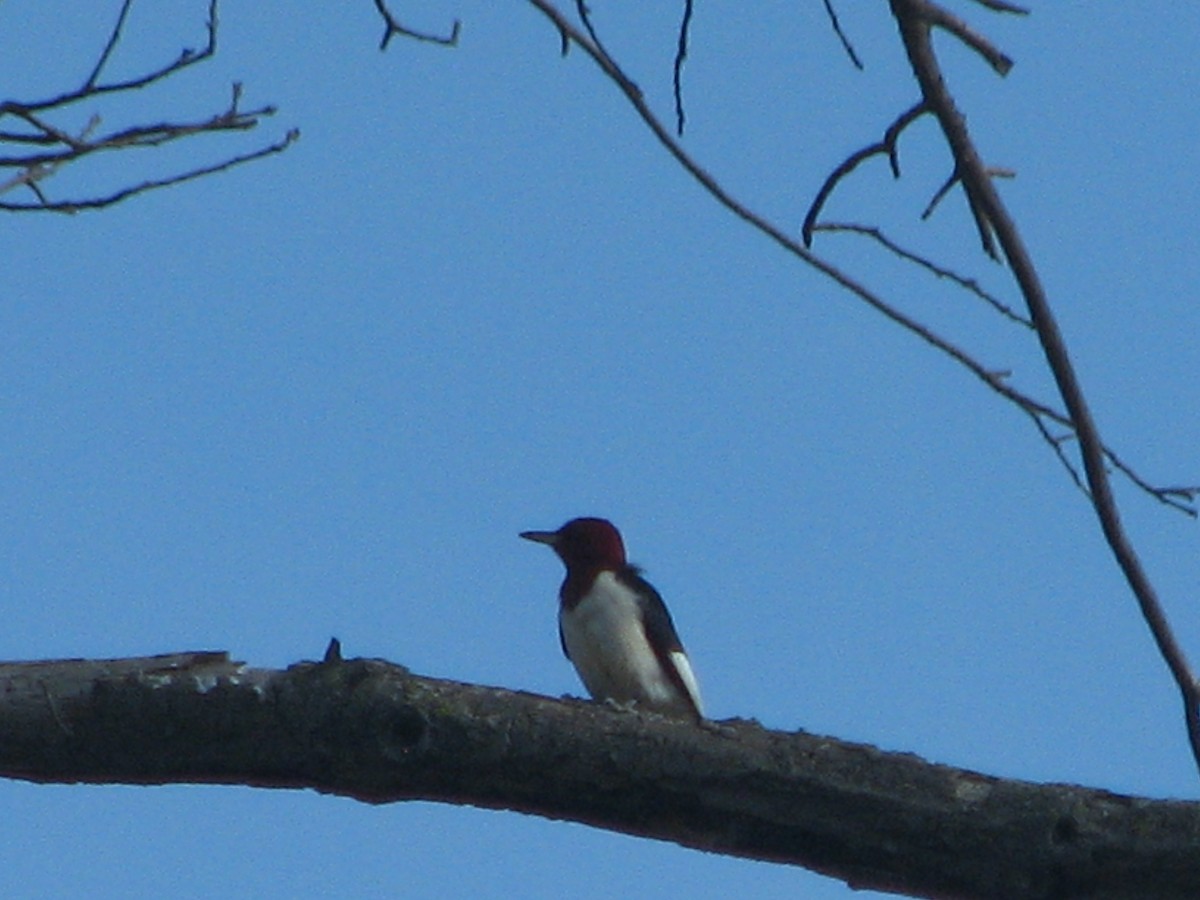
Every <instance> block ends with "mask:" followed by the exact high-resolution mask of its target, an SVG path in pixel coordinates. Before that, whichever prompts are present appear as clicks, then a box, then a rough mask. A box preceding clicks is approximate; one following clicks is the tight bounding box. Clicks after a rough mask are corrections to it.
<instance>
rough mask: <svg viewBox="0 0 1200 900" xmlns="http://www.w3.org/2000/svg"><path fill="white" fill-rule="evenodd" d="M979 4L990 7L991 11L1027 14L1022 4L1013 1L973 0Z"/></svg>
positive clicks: (1019, 14) (1027, 11)
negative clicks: (1018, 4)
mask: <svg viewBox="0 0 1200 900" xmlns="http://www.w3.org/2000/svg"><path fill="white" fill-rule="evenodd" d="M975 2H976V3H978V4H979V5H980V6H983V7H986V8H988V9H990V10H991V11H992V12H1006V13H1013V14H1014V15H1018V16H1027V15H1029V10H1028V9H1026V8H1025V7H1024V6H1017V4H1015V3H1006V2H1005V0H975Z"/></svg>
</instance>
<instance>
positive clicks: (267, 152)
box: [0, 128, 300, 213]
mask: <svg viewBox="0 0 1200 900" xmlns="http://www.w3.org/2000/svg"><path fill="white" fill-rule="evenodd" d="M299 138H300V130H299V129H297V128H293V129H292V130H290V131H289V132H288V133H287V134H286V135H284V137H283V138H282V139H281V140H278V141H276V142H275V143H273V144H268V145H267V146H265V147H260V148H259V149H257V150H254V151H252V152H250V153H244V154H242V155H240V156H232V157H229V158H228V159H225V160H222V161H221V162H219V163H214V164H213V165H209V166H203V167H201V168H198V169H191V170H189V171H187V172H182V173H180V174H178V175H172V176H170V177H168V178H159V179H151V180H148V181H143V182H142V183H141V184H136V185H132V186H131V187H127V188H122V189H121V190H119V191H116V192H114V193H112V194H109V195H107V196H104V197H90V198H87V199H83V200H60V201H57V202H53V203H51V202H48V201H47V200H46V198H45V197H44V196H42V195H41V194H39V195H38V196H39V198H40V200H41V202H40V203H28V204H27V203H4V202H0V210H4V211H6V212H60V213H77V212H80V211H81V210H85V209H103V208H104V207H106V206H112V205H113V204H114V203H120V202H121V201H122V200H125V199H126V198H128V197H132V196H134V195H136V194H142V193H145V192H146V191H152V190H155V189H157V188H164V187H170V186H172V185H176V184H183V183H184V182H185V181H194V180H195V179H197V178H203V177H204V176H205V175H212V174H214V173H216V172H224V171H225V170H226V169H232V168H233V167H234V166H240V165H242V164H243V163H248V162H253V161H254V160H256V159H262V158H264V157H267V156H272V155H274V154H276V153H282V152H283V151H284V150H286V149H287V148H288V147H290V146H291V145H292V144H293V143H295V142H296V141H297V140H298V139H299Z"/></svg>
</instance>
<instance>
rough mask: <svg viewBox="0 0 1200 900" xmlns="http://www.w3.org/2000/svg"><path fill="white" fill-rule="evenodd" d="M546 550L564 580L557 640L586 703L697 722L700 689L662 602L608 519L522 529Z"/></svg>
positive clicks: (700, 716)
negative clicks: (628, 556)
mask: <svg viewBox="0 0 1200 900" xmlns="http://www.w3.org/2000/svg"><path fill="white" fill-rule="evenodd" d="M520 536H521V537H523V538H525V540H527V541H536V542H537V543H539V544H547V545H549V546H550V547H551V548H552V549H553V550H554V552H555V553H556V554H558V558H559V559H561V560H562V562H563V565H565V566H566V567H567V576H566V579H565V580H564V581H563V583H562V588H561V589H560V590H559V601H560V602H559V609H558V637H559V642H560V643H561V644H562V649H563V653H564V654H565V655H566V657H567V659H569V660H570V661H571V663H572V664H573V665H574V666H575V670H576V671H577V672H578V673H579V678H580V680H582V681H583V685H584V687H586V688H587V690H588V693H589V694H591V695H592V698H593V699H595V700H599V701H608V702H610V703H613V704H615V705H617V706H622V707H633V708H636V709H639V710H649V711H651V712H656V713H660V714H662V715H666V716H670V717H674V718H691V719H695V720H697V721H702V720H703V718H704V711H703V710H704V707H703V704H702V703H701V700H700V686H699V684H698V683H697V682H696V676H695V675H694V674H693V672H692V665H691V663H690V662H689V661H688V657H687V653H686V652H685V651H684V649H683V644H682V643H681V642H680V640H679V635H678V634H677V633H676V631H675V624H674V622H672V621H671V614H670V613H669V612H668V611H667V607H666V604H665V603H663V599H662V597H661V596H659V593H658V591H656V590H655V589H654V588H653V587H652V586H651V584H650V583H649V582H648V581H646V579H644V578H643V577H642V575H641V570H640V569H639V568H638V567H637V566H633V565H630V564H629V562H628V561H626V558H625V544H624V542H623V541H622V540H621V533H620V532H619V531H617V529H616V527H615V526H614V525H613V524H612V523H611V522H609V521H608V520H607V519H598V518H594V517H583V518H578V519H572V520H571V521H569V522H567V523H566V524H565V525H563V526H562V527H561V528H559V529H558V530H557V531H523V532H521V535H520Z"/></svg>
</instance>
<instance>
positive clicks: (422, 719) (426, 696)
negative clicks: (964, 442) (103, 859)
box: [0, 652, 1200, 900]
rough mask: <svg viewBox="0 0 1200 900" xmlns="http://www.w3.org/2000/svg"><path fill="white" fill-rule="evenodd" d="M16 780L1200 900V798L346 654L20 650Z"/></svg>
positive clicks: (843, 872) (3, 753) (953, 879)
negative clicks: (272, 662)
mask: <svg viewBox="0 0 1200 900" xmlns="http://www.w3.org/2000/svg"><path fill="white" fill-rule="evenodd" d="M0 775H3V776H7V777H10V778H20V779H25V780H28V781H37V782H55V783H62V782H91V783H99V784H104V783H122V784H165V783H171V782H188V783H196V782H203V783H218V784H243V785H250V786H254V787H276V788H284V787H286V788H312V789H315V790H317V791H320V792H322V793H330V794H340V795H343V796H347V797H352V798H355V799H357V800H362V801H366V802H370V803H388V802H394V801H398V800H414V799H419V800H437V801H441V802H445V803H459V804H471V805H475V806H482V807H489V808H495V809H511V810H517V811H520V812H526V813H533V814H536V815H541V816H546V817H548V818H552V819H570V820H573V821H577V822H584V823H587V824H590V825H594V826H597V827H600V828H608V829H611V830H614V831H621V832H626V833H629V834H636V835H642V836H646V837H653V838H657V839H660V840H669V841H674V842H676V843H679V844H682V845H684V846H687V847H695V848H698V849H702V850H707V851H710V852H715V853H725V854H730V855H734V856H744V857H750V858H754V859H762V860H770V861H774V862H786V863H792V864H796V865H802V866H805V867H807V868H810V869H814V870H816V871H818V872H822V873H824V874H826V875H829V876H832V877H835V878H840V879H842V880H844V881H846V882H847V883H848V884H850V885H851V886H853V887H857V888H875V889H877V890H885V891H895V892H898V893H905V894H910V895H912V896H917V897H963V898H967V897H970V898H1022V900H1028V898H1067V897H1094V898H1118V897H1120V898H1146V897H1155V898H1181V900H1182V898H1189V900H1194V898H1196V897H1200V804H1198V803H1194V802H1182V801H1166V800H1150V799H1142V798H1137V797H1127V796H1120V795H1116V794H1111V793H1107V792H1105V791H1099V790H1093V789H1090V788H1083V787H1075V786H1070V785H1038V784H1032V783H1029V782H1022V781H1014V780H1008V779H1000V778H993V777H990V776H987V775H982V774H979V773H976V772H970V771H966V770H962V769H955V768H951V767H948V766H942V765H934V764H931V763H928V762H925V761H924V760H922V759H920V758H918V757H916V756H914V755H911V754H903V753H885V752H883V751H880V750H878V749H876V748H874V747H870V746H866V745H862V744H851V743H847V742H843V741H838V740H834V739H832V738H826V737H820V736H817V735H811V734H807V733H805V732H794V733H785V732H778V731H768V730H766V729H764V728H762V727H761V726H760V725H758V724H757V723H755V722H752V721H745V720H729V721H726V722H722V723H719V724H717V723H703V724H701V725H696V724H694V723H692V722H688V721H677V720H671V719H666V718H662V717H659V716H655V715H651V714H641V713H636V712H627V711H621V710H614V709H611V708H609V707H606V706H604V705H600V704H595V703H589V702H584V701H563V700H555V699H552V698H549V697H542V696H538V695H534V694H527V693H522V692H517V691H508V690H503V689H500V688H489V687H482V686H477V685H469V684H461V683H458V682H452V681H443V680H438V679H431V678H421V677H418V676H416V675H413V674H411V673H410V672H408V671H407V670H406V669H404V668H402V667H400V666H396V665H392V664H390V663H386V662H383V661H379V660H361V659H357V660H345V661H343V660H341V659H340V658H338V657H337V655H336V654H331V656H330V658H329V659H328V660H327V661H326V662H322V663H308V662H305V663H298V664H296V665H293V666H291V667H289V668H288V669H286V670H282V671H279V670H271V669H253V668H249V667H247V666H245V665H244V664H242V663H237V662H232V661H230V660H229V658H228V656H227V654H225V653H220V652H197V653H178V654H170V655H164V656H152V657H143V658H136V659H118V660H50V661H45V662H31V663H0Z"/></svg>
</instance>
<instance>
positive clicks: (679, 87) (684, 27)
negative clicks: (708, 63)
mask: <svg viewBox="0 0 1200 900" xmlns="http://www.w3.org/2000/svg"><path fill="white" fill-rule="evenodd" d="M691 24H692V0H683V21H681V22H680V23H679V43H678V45H677V46H676V48H675V68H674V95H675V133H676V134H678V135H679V136H680V137H683V124H684V115H683V63H684V61H685V60H686V59H687V54H688V35H689V29H690V28H691Z"/></svg>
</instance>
